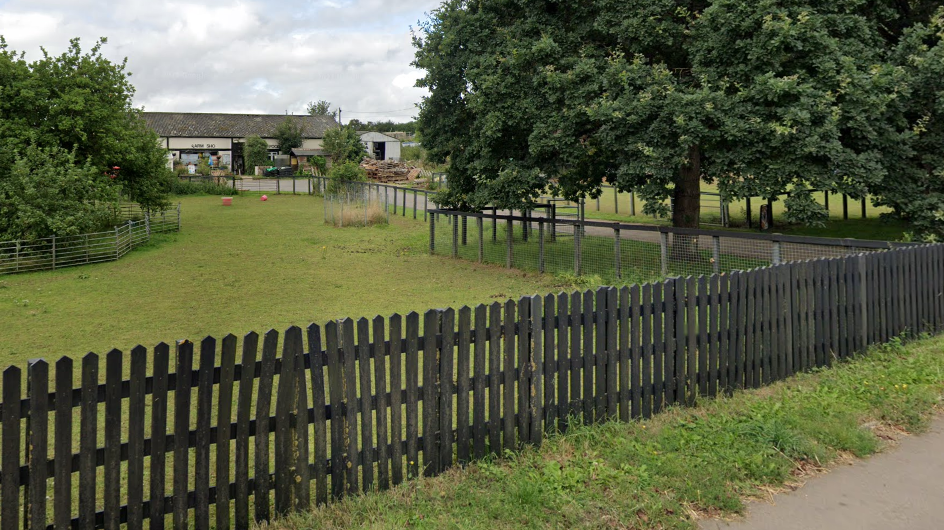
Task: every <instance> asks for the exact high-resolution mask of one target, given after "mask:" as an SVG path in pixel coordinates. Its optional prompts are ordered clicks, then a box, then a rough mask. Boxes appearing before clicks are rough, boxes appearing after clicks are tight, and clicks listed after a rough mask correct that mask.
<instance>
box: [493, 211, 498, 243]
mask: <svg viewBox="0 0 944 530" xmlns="http://www.w3.org/2000/svg"><path fill="white" fill-rule="evenodd" d="M492 242H494V243H497V242H498V210H495V209H493V210H492Z"/></svg>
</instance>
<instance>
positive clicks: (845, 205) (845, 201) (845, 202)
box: [842, 193, 849, 221]
mask: <svg viewBox="0 0 944 530" xmlns="http://www.w3.org/2000/svg"><path fill="white" fill-rule="evenodd" d="M842 219H843V220H844V221H847V220H849V196H848V195H846V194H845V193H843V194H842Z"/></svg>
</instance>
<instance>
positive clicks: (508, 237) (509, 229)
mask: <svg viewBox="0 0 944 530" xmlns="http://www.w3.org/2000/svg"><path fill="white" fill-rule="evenodd" d="M514 234H515V225H514V224H512V221H511V216H509V217H508V219H506V220H505V243H506V246H507V247H508V249H507V255H506V256H505V266H506V267H508V268H509V269H510V268H511V262H512V260H513V258H514V249H513V248H512V247H513V246H514V241H513V240H514Z"/></svg>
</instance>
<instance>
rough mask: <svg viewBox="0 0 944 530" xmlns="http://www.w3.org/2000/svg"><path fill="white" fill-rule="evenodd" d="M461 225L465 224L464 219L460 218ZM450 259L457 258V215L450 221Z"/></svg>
mask: <svg viewBox="0 0 944 530" xmlns="http://www.w3.org/2000/svg"><path fill="white" fill-rule="evenodd" d="M462 221H463V223H464V222H465V217H463V218H462ZM452 257H454V258H458V257H459V215H458V214H456V215H454V216H453V220H452Z"/></svg>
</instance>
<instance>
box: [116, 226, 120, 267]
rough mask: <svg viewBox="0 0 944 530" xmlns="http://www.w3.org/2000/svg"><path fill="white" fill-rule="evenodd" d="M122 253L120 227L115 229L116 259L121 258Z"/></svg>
mask: <svg viewBox="0 0 944 530" xmlns="http://www.w3.org/2000/svg"><path fill="white" fill-rule="evenodd" d="M120 252H121V245H120V241H119V239H118V227H117V226H116V227H115V259H118V258H120V257H121V256H120V255H119V253H120Z"/></svg>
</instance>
